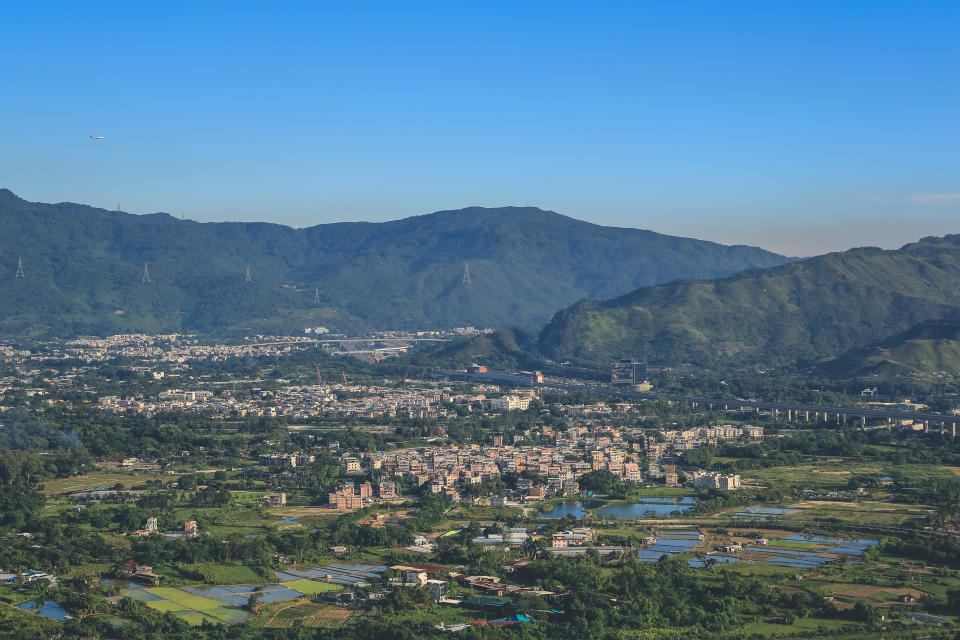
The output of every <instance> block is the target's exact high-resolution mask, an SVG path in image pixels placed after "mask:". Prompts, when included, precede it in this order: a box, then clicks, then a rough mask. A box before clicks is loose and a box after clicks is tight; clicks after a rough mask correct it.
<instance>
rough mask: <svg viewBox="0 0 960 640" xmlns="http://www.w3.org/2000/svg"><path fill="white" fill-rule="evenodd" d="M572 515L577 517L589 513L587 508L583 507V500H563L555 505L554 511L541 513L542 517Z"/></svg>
mask: <svg viewBox="0 0 960 640" xmlns="http://www.w3.org/2000/svg"><path fill="white" fill-rule="evenodd" d="M568 515H572V516H573V517H575V518H582V517H583V516H585V515H587V510H586V509H584V508H583V503H582V502H561V503H559V504H557V505H555V506H554V507H553V510H552V511H548V512H547V513H542V514H540V517H541V518H565V517H567V516H568Z"/></svg>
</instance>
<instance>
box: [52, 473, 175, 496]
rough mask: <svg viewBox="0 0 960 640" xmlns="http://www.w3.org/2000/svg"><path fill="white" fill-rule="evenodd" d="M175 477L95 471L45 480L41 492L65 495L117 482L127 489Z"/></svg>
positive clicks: (156, 474) (166, 480)
mask: <svg viewBox="0 0 960 640" xmlns="http://www.w3.org/2000/svg"><path fill="white" fill-rule="evenodd" d="M175 479H176V477H175V476H170V475H166V474H162V473H129V474H127V473H109V472H106V471H97V472H94V473H88V474H85V475H82V476H74V477H71V478H56V479H53V480H47V481H46V482H44V483H43V492H44V493H47V494H57V493H66V492H68V491H77V490H80V489H93V488H94V487H111V488H112V487H113V486H114V485H116V484H117V483H118V482H119V483H121V484H123V486H124V487H126V488H127V489H129V488H131V487H133V486H135V485H140V484H145V483H147V482H151V481H154V480H163V481H164V482H169V481H171V480H175Z"/></svg>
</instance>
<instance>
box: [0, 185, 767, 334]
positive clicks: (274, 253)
mask: <svg viewBox="0 0 960 640" xmlns="http://www.w3.org/2000/svg"><path fill="white" fill-rule="evenodd" d="M265 217H269V214H267V213H265ZM0 225H2V228H3V230H4V232H3V234H2V235H0V261H2V262H0V316H2V318H3V324H2V328H0V333H2V334H7V335H10V334H26V333H40V334H53V335H61V336H64V335H74V334H106V333H117V332H130V331H154V332H156V331H179V330H182V331H194V332H214V333H224V332H230V331H241V330H245V329H248V328H249V329H252V330H263V331H268V330H269V331H296V330H300V329H302V327H303V326H304V325H307V324H322V325H326V326H329V327H331V328H334V329H339V330H344V331H349V332H356V331H357V330H362V329H368V328H382V329H399V328H427V327H452V326H463V325H476V326H505V325H521V326H528V327H535V326H539V325H540V324H542V323H543V322H545V321H546V320H547V319H549V317H550V316H551V315H552V314H553V313H554V312H555V311H556V310H557V309H560V308H563V307H565V306H567V305H570V304H572V303H573V302H575V301H577V300H579V299H582V298H586V297H593V298H606V297H612V296H616V295H619V294H622V293H624V292H626V291H630V290H632V289H635V288H637V287H640V286H645V285H650V284H656V283H662V282H667V281H670V280H673V279H676V278H689V277H702V278H708V277H720V276H724V275H729V274H732V273H736V272H739V271H741V270H743V269H749V268H755V267H767V266H771V265H778V264H783V263H784V262H786V259H785V258H784V257H782V256H779V255H776V254H773V253H770V252H767V251H764V250H762V249H757V248H753V247H744V246H734V247H730V246H724V245H719V244H716V243H711V242H704V241H700V240H692V239H687V238H677V237H672V236H665V235H661V234H657V233H653V232H650V231H641V230H637V229H617V228H611V227H602V226H598V225H594V224H590V223H586V222H581V221H578V220H574V219H572V218H568V217H565V216H562V215H559V214H556V213H552V212H548V211H542V210H539V209H535V208H515V207H506V208H501V209H482V208H470V209H462V210H459V211H446V212H440V213H434V214H430V215H424V216H417V217H412V218H407V219H404V220H397V221H393V222H385V223H377V224H374V223H362V222H361V223H336V224H324V225H318V226H314V227H310V228H306V229H293V228H290V227H285V226H281V225H276V224H268V223H206V224H201V223H197V222H194V221H190V220H180V219H177V218H175V217H173V216H170V215H168V214H162V213H157V214H151V215H130V214H126V213H121V212H117V211H107V210H103V209H95V208H92V207H88V206H83V205H78V204H70V203H61V204H41V203H32V202H27V201H25V200H22V199H20V198H18V197H17V196H15V195H14V194H13V193H12V192H10V191H8V190H5V189H3V190H0ZM18 258H20V259H22V264H23V275H24V277H22V278H19V277H15V274H16V269H17V260H18ZM145 265H148V268H149V275H150V277H149V281H148V282H147V281H145V280H146V279H145V278H144V270H145ZM247 267H249V269H250V281H247V278H246V273H247ZM468 269H469V277H465V272H466V271H467V270H468ZM4 271H5V272H6V275H3V272H4Z"/></svg>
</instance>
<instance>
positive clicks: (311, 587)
mask: <svg viewBox="0 0 960 640" xmlns="http://www.w3.org/2000/svg"><path fill="white" fill-rule="evenodd" d="M283 586H285V587H290V588H291V589H296V590H297V591H302V592H303V593H306V594H307V595H311V596H313V595H316V594H318V593H325V592H327V591H340V590H341V589H343V588H344V587H343V586H341V585H339V584H331V583H329V582H320V581H318V580H294V581H293V582H285V583H284V585H283Z"/></svg>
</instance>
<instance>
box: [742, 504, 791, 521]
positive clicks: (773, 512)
mask: <svg viewBox="0 0 960 640" xmlns="http://www.w3.org/2000/svg"><path fill="white" fill-rule="evenodd" d="M798 511H799V509H784V508H781V507H746V508H744V509H740V510H739V511H736V512H734V513H733V514H731V515H733V517H734V518H746V519H756V520H763V519H765V518H777V517H779V516H789V515H791V514H794V513H797V512H798Z"/></svg>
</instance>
